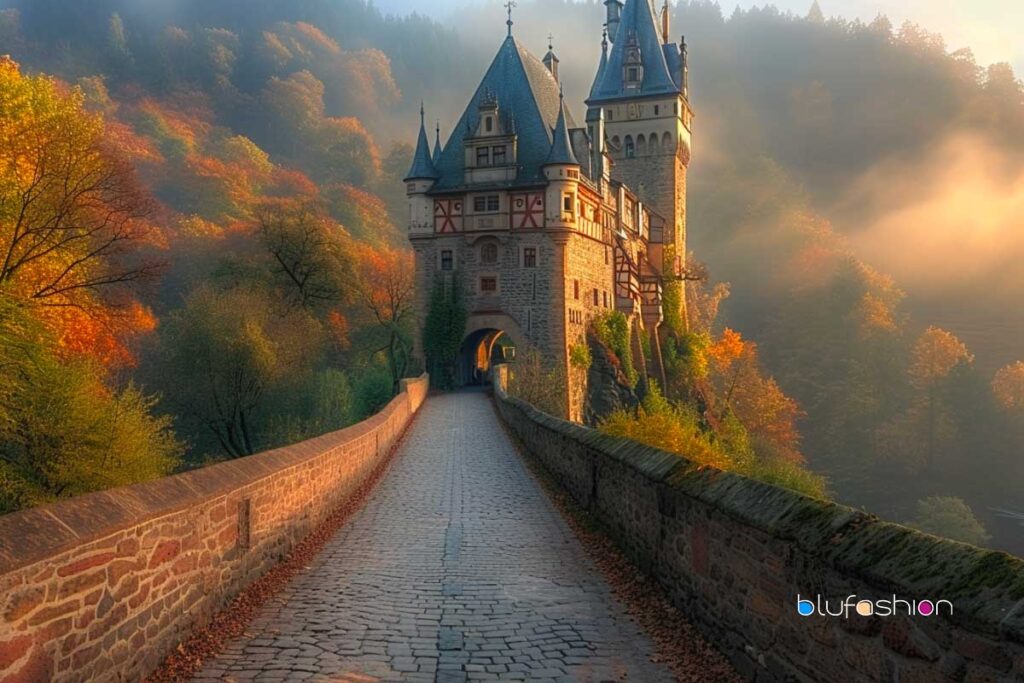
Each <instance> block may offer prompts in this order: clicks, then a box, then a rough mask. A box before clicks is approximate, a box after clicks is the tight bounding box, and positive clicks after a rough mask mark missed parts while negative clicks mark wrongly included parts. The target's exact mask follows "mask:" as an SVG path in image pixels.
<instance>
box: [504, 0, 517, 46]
mask: <svg viewBox="0 0 1024 683" xmlns="http://www.w3.org/2000/svg"><path fill="white" fill-rule="evenodd" d="M516 7H517V5H516V0H508V2H506V3H505V9H506V10H508V21H506V22H505V23H506V24H507V25H508V37H509V38H511V37H512V24H513V23H514V22H513V21H512V10H514V9H515V8H516Z"/></svg>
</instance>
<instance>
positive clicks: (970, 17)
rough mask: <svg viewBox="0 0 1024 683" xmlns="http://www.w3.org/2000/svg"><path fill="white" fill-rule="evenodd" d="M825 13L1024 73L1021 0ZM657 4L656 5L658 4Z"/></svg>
mask: <svg viewBox="0 0 1024 683" xmlns="http://www.w3.org/2000/svg"><path fill="white" fill-rule="evenodd" d="M818 1H819V4H820V5H821V8H822V11H823V12H824V13H825V15H826V16H834V15H838V16H842V17H846V18H848V19H853V18H857V17H859V18H861V19H863V20H865V21H870V20H871V19H874V18H875V16H877V15H878V14H880V13H881V14H886V15H887V16H888V17H889V18H890V19H891V20H892V22H893V24H894V25H896V26H899V25H900V24H901V23H902V22H903V21H905V20H908V19H909V20H910V21H913V22H916V23H918V24H920V25H921V26H923V27H924V28H926V29H928V30H929V31H933V32H938V33H941V34H942V35H943V36H945V38H946V44H947V45H948V46H949V48H950V49H958V48H961V47H970V48H971V49H972V50H974V55H975V57H976V58H977V60H978V62H979V63H981V64H988V63H991V62H1010V63H1011V64H1013V65H1014V68H1015V70H1016V72H1017V74H1018V76H1021V75H1024V39H1022V38H1021V36H1024V3H1022V2H1021V0H818ZM503 2H504V0H374V4H376V5H377V6H378V7H380V8H382V9H383V10H384V11H386V12H395V13H408V12H413V11H416V12H419V13H421V14H430V15H433V16H435V17H438V18H440V19H445V18H447V17H448V16H449V14H450V13H451V11H452V10H453V9H455V8H457V7H461V6H464V5H466V4H483V3H487V4H493V5H496V6H500V5H501V4H503ZM719 2H720V4H721V6H722V10H723V13H725V14H726V15H728V14H730V13H731V12H732V11H733V8H734V7H736V5H739V6H741V7H743V8H748V7H751V6H753V5H765V4H774V5H776V6H777V7H779V8H780V9H783V10H791V11H793V12H796V13H799V14H805V13H806V12H807V10H808V8H810V6H811V0H772V1H771V2H763V1H754V2H752V1H750V0H739V2H737V1H736V0H719ZM659 4H660V3H659Z"/></svg>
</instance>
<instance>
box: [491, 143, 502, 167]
mask: <svg viewBox="0 0 1024 683" xmlns="http://www.w3.org/2000/svg"><path fill="white" fill-rule="evenodd" d="M491 151H492V152H493V155H492V163H493V164H494V165H495V166H503V165H504V164H505V146H504V145H499V146H497V147H493V148H492V150H491Z"/></svg>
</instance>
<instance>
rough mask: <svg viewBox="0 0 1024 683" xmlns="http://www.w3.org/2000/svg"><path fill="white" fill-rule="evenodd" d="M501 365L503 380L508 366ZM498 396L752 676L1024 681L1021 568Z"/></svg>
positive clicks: (526, 439) (516, 430) (583, 501)
mask: <svg viewBox="0 0 1024 683" xmlns="http://www.w3.org/2000/svg"><path fill="white" fill-rule="evenodd" d="M497 370H498V376H499V380H500V379H501V378H503V377H504V375H505V372H506V371H507V366H500V367H499V368H498V369H497ZM499 384H500V381H499ZM495 394H496V403H497V409H498V412H499V414H500V415H501V417H502V419H503V421H504V422H505V423H506V425H507V426H508V427H509V429H510V430H511V431H512V433H513V434H515V436H516V437H517V438H518V439H519V440H520V442H521V443H522V444H523V446H524V447H525V449H526V450H528V451H529V452H530V453H531V454H532V455H533V456H535V457H536V458H538V459H539V460H540V461H541V462H542V463H543V464H544V465H545V467H546V468H547V469H548V470H549V471H550V473H551V474H552V476H553V477H554V478H555V479H556V480H557V481H558V483H559V484H560V485H561V486H563V487H564V488H565V489H566V490H568V491H569V492H570V493H571V494H572V496H573V497H574V498H575V500H576V501H577V502H578V503H579V505H581V506H582V507H583V508H585V509H586V510H588V511H589V512H590V513H591V514H593V515H594V516H595V517H596V518H597V519H598V520H599V521H600V522H601V523H602V524H603V525H604V526H605V528H606V529H607V531H608V533H609V534H610V535H611V536H612V537H613V538H614V540H615V541H616V542H617V544H618V545H619V546H620V547H621V548H622V549H623V550H624V551H625V552H626V553H627V554H629V555H630V556H631V557H632V559H633V560H634V561H635V562H636V563H637V564H638V565H640V566H641V567H642V568H643V569H644V570H645V571H646V572H648V573H649V574H650V575H651V576H653V577H655V578H656V579H657V580H658V581H659V582H660V583H661V584H662V586H663V587H664V588H665V589H666V590H667V591H668V593H669V594H670V595H671V597H672V599H673V601H674V602H675V603H676V605H677V606H679V607H680V608H681V609H683V610H684V612H685V614H686V615H687V617H688V618H689V619H690V620H691V621H693V622H694V623H695V624H696V625H697V626H699V627H700V628H701V630H702V631H704V632H705V633H706V635H707V636H708V637H709V639H710V640H711V641H712V642H713V643H715V644H716V645H718V646H719V647H720V648H721V649H722V650H723V652H724V653H725V654H726V655H727V656H728V657H729V658H730V660H731V661H732V662H733V664H734V666H735V667H736V669H737V671H739V672H740V673H741V674H742V675H744V676H745V677H747V678H748V679H749V680H757V681H830V682H831V681H844V682H851V683H854V682H861V681H863V682H877V681H886V682H889V681H900V682H901V683H906V682H908V681H920V682H922V683H924V682H933V681H992V682H1006V683H1009V682H1010V681H1022V680H1024V561H1022V560H1020V559H1017V558H1013V557H1010V556H1009V555H1006V554H1005V553H997V552H992V551H986V550H981V549H978V548H974V547H971V546H968V545H964V544H960V543H955V542H953V541H947V540H943V539H939V538H935V537H932V536H929V535H926V534H922V533H919V532H916V531H913V530H911V529H907V528H905V527H902V526H899V525H896V524H890V523H886V522H883V521H881V520H879V519H878V518H876V517H874V516H871V515H868V514H866V513H864V512H860V511H857V510H854V509H852V508H848V507H844V506H842V505H837V504H835V503H829V502H825V501H820V500H816V499H813V498H808V497H806V496H803V495H800V494H798V493H795V492H792V491H789V490H786V489H782V488H778V487H774V486H771V485H768V484H764V483H761V482H757V481H754V480H750V479H747V478H744V477H741V476H738V475H734V474H731V473H726V472H721V471H718V470H714V469H711V468H706V467H703V468H702V467H697V466H696V465H694V464H693V463H691V462H689V461H687V460H685V459H683V458H680V457H678V456H675V455H672V454H669V453H665V452H662V451H659V450H656V449H653V448H649V447H647V446H644V445H642V444H638V443H636V442H632V441H629V440H626V439H619V438H614V437H610V436H607V435H603V434H600V433H599V432H596V431H594V430H591V429H587V428H585V427H580V426H578V425H574V424H571V423H568V422H565V421H563V420H559V419H557V418H554V417H551V416H549V415H545V414H543V413H541V412H539V411H537V410H536V409H534V408H533V407H532V406H529V405H527V404H525V403H523V402H522V401H519V400H517V399H515V398H511V397H509V396H508V395H507V394H505V392H504V391H503V389H502V387H501V386H498V387H497V388H496V392H495ZM798 594H799V595H800V596H801V598H805V599H806V598H810V599H811V600H815V599H816V597H817V595H818V594H820V595H821V596H822V597H823V599H825V598H827V599H829V600H830V602H831V604H832V605H833V607H835V605H836V602H837V601H840V600H846V599H847V597H848V596H850V595H855V596H857V598H858V599H867V600H872V601H876V600H883V599H888V600H891V599H892V596H893V595H895V596H896V597H897V598H899V599H904V600H908V601H909V600H917V601H920V600H926V599H930V600H949V601H950V602H951V603H952V605H953V614H952V616H951V617H948V616H946V615H945V608H943V609H944V611H943V615H942V616H934V615H933V616H922V615H920V614H918V615H916V616H912V617H911V616H902V615H901V616H884V617H883V616H878V615H875V616H871V617H861V616H858V615H857V614H856V612H855V611H853V610H851V611H850V616H849V618H844V617H842V616H839V617H828V616H817V615H812V616H807V617H802V616H799V615H798V613H797V604H796V603H797V595H798ZM901 611H905V610H904V609H902V608H901Z"/></svg>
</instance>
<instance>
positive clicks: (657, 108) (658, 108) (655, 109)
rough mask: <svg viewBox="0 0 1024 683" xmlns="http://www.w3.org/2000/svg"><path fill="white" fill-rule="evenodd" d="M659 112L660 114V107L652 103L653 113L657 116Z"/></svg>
mask: <svg viewBox="0 0 1024 683" xmlns="http://www.w3.org/2000/svg"><path fill="white" fill-rule="evenodd" d="M659 114H661V107H660V106H659V105H657V104H656V105H654V115H655V116H658V115H659Z"/></svg>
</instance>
